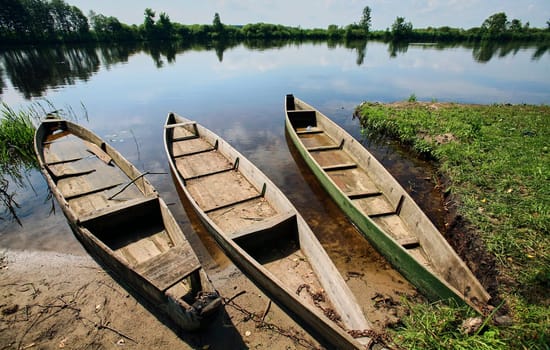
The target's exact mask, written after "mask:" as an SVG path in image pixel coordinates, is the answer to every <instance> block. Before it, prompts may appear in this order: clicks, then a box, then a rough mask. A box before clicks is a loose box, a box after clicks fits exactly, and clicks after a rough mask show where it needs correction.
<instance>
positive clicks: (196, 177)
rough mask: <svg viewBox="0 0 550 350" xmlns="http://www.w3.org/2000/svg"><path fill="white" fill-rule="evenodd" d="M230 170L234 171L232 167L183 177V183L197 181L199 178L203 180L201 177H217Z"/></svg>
mask: <svg viewBox="0 0 550 350" xmlns="http://www.w3.org/2000/svg"><path fill="white" fill-rule="evenodd" d="M232 170H235V166H234V165H233V166H231V167H229V168H225V169H219V170H213V171H209V172H206V173H203V174H198V175H193V176H189V177H184V178H183V180H184V181H190V180H197V179H200V178H203V177H206V176H213V175H218V174H221V173H225V172H227V171H232Z"/></svg>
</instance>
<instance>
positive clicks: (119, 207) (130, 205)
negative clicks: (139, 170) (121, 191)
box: [78, 195, 158, 224]
mask: <svg viewBox="0 0 550 350" xmlns="http://www.w3.org/2000/svg"><path fill="white" fill-rule="evenodd" d="M157 198H158V197H157V195H151V196H147V197H139V198H133V199H130V200H127V201H124V202H114V203H116V204H114V205H111V206H108V207H104V208H101V209H97V210H94V211H93V212H91V213H89V214H87V215H83V216H82V217H81V218H79V220H78V221H79V223H81V224H85V223H86V222H89V221H91V220H94V219H97V218H100V217H105V216H114V215H117V214H118V213H123V212H124V215H125V214H126V213H125V212H126V211H127V209H136V208H138V207H140V206H146V205H147V204H149V203H151V202H154V201H157Z"/></svg>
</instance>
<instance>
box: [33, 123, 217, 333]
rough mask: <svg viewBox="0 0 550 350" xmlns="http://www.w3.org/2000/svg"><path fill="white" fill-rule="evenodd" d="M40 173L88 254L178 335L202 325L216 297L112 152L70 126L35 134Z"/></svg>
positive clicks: (140, 182)
mask: <svg viewBox="0 0 550 350" xmlns="http://www.w3.org/2000/svg"><path fill="white" fill-rule="evenodd" d="M34 146H35V152H36V154H37V156H38V161H39V163H40V169H41V171H42V173H43V175H44V177H45V178H46V181H47V182H48V185H49V187H50V189H51V191H52V193H53V195H54V196H55V198H56V199H57V201H58V202H59V205H60V206H61V208H62V210H63V212H64V214H65V216H66V217H67V219H68V222H69V224H70V226H71V229H72V230H73V232H74V234H75V235H76V237H77V238H78V239H79V240H80V242H81V243H82V244H83V246H84V247H85V248H86V250H88V252H89V253H90V254H91V255H93V256H94V258H96V259H98V260H99V261H100V262H101V263H103V265H104V266H106V267H107V268H108V269H110V270H111V271H112V272H113V273H114V274H115V275H117V276H118V277H119V278H120V280H121V282H122V283H123V284H125V285H127V286H129V287H130V288H131V289H133V290H134V291H136V292H137V293H139V294H140V295H141V296H142V297H143V298H145V299H146V300H147V301H149V302H150V303H151V304H153V305H155V306H157V307H158V308H159V309H160V310H161V311H163V312H164V313H166V314H167V315H168V316H169V317H170V318H172V319H173V320H174V321H175V323H176V324H177V325H178V326H179V327H181V328H183V329H184V330H189V331H191V330H196V329H199V328H200V327H201V326H202V325H205V324H207V323H208V321H209V319H210V317H209V316H211V315H213V314H214V313H215V311H216V310H218V309H219V307H220V305H221V298H220V297H219V295H218V293H217V292H216V291H215V289H214V286H213V285H212V284H211V282H210V280H209V279H208V276H207V275H206V272H205V271H204V269H203V268H202V266H201V264H200V262H199V260H198V258H197V256H196V255H195V253H194V251H193V249H192V248H191V245H190V244H189V242H188V240H187V238H186V237H185V235H184V233H183V232H182V230H181V228H180V227H179V226H178V224H177V222H176V220H175V219H174V217H173V216H172V214H171V212H170V210H169V209H168V207H167V206H166V204H165V203H164V201H163V200H162V199H161V198H160V197H159V195H158V194H157V192H156V190H155V189H154V187H153V186H152V185H151V183H149V181H148V180H147V179H146V178H145V177H144V174H142V173H140V172H139V171H138V170H137V169H136V168H135V167H134V166H133V165H132V164H130V163H129V162H128V161H127V160H126V159H125V158H124V157H123V156H122V155H121V154H120V153H119V152H117V151H116V150H115V149H114V148H112V147H111V146H109V145H108V144H106V143H105V142H103V141H102V140H101V139H100V138H99V137H98V136H96V135H95V134H93V133H92V132H91V131H89V130H87V129H85V128H84V127H82V126H79V125H77V124H75V123H72V122H70V121H66V120H61V119H46V120H44V121H43V122H42V123H41V124H40V126H39V127H38V129H37V130H36V134H35V139H34Z"/></svg>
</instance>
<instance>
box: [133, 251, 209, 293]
mask: <svg viewBox="0 0 550 350" xmlns="http://www.w3.org/2000/svg"><path fill="white" fill-rule="evenodd" d="M200 268H201V264H200V262H199V260H198V259H197V257H196V256H195V254H194V253H193V249H191V247H190V246H189V244H188V243H185V244H182V245H179V246H175V247H172V248H170V249H168V250H167V251H165V252H163V253H161V254H159V255H157V256H154V257H152V258H150V259H149V260H146V261H144V262H142V263H140V264H138V265H137V266H135V270H136V272H137V273H139V274H140V275H142V276H143V277H144V278H145V279H147V280H148V281H149V282H151V283H152V284H153V285H154V286H156V287H157V288H158V289H159V290H161V291H163V292H164V291H166V290H167V289H168V288H170V287H172V286H174V285H175V284H176V283H178V282H180V281H181V280H183V279H184V278H186V277H188V276H189V275H191V274H192V273H194V272H196V271H198V270H199V269H200Z"/></svg>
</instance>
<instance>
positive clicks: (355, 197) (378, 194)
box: [346, 191, 382, 200]
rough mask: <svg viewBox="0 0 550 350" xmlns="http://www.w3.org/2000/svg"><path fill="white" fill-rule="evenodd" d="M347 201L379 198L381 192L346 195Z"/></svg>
mask: <svg viewBox="0 0 550 350" xmlns="http://www.w3.org/2000/svg"><path fill="white" fill-rule="evenodd" d="M346 195H347V196H348V198H349V199H351V200H354V199H361V198H368V197H376V196H381V195H382V192H379V191H377V192H350V193H347V194H346Z"/></svg>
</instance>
